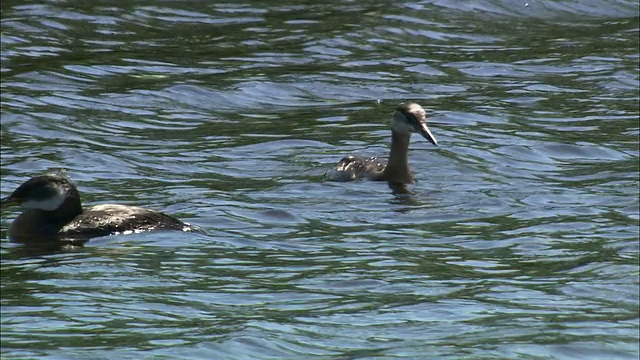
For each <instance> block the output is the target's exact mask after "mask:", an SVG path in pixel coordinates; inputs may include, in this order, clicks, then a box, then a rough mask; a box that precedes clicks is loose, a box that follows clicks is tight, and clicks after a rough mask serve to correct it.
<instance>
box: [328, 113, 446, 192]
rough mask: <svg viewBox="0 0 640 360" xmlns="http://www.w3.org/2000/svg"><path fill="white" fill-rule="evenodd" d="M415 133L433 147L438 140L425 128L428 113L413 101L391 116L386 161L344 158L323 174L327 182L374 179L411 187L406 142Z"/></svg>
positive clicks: (356, 157)
mask: <svg viewBox="0 0 640 360" xmlns="http://www.w3.org/2000/svg"><path fill="white" fill-rule="evenodd" d="M414 132H417V133H418V134H420V135H422V136H423V137H424V138H425V139H427V140H429V142H431V143H432V144H433V145H436V146H438V141H437V140H436V138H435V137H434V136H433V134H431V131H430V130H429V128H428V127H427V113H426V111H425V110H424V108H423V107H422V106H420V105H418V104H416V103H414V102H407V103H404V104H400V105H399V106H398V107H397V108H396V109H395V111H394V113H393V118H392V127H391V152H390V153H389V159H388V160H386V161H385V160H384V159H379V158H376V157H369V158H367V157H362V156H354V155H349V156H345V157H344V158H342V160H340V162H338V164H337V165H336V166H335V167H334V168H333V169H331V170H329V171H328V172H327V173H326V174H325V178H326V179H327V180H330V181H351V180H359V179H366V180H374V181H388V182H389V183H390V184H411V183H413V176H412V175H411V170H410V168H409V159H408V153H409V140H410V138H411V134H412V133H414Z"/></svg>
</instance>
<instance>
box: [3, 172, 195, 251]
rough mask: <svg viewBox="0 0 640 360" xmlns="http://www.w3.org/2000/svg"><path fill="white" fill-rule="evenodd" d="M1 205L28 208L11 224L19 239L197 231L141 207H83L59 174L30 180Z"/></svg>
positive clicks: (69, 183) (13, 237)
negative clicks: (159, 231)
mask: <svg viewBox="0 0 640 360" xmlns="http://www.w3.org/2000/svg"><path fill="white" fill-rule="evenodd" d="M1 204H2V206H3V207H4V206H6V205H21V206H22V208H23V209H24V211H23V212H22V213H21V214H20V215H19V216H18V217H17V218H16V219H15V220H14V221H13V223H12V224H11V226H10V227H9V237H10V238H12V239H13V240H16V241H25V242H29V241H39V240H56V239H57V240H76V239H78V240H86V239H89V238H92V237H98V236H106V235H115V234H122V233H125V234H126V233H136V232H142V231H152V230H181V231H191V230H193V228H192V227H191V225H189V224H186V223H183V222H182V221H180V220H178V219H176V218H173V217H171V216H169V215H166V214H163V213H161V212H157V211H154V210H151V209H145V208H141V207H137V206H129V205H117V204H103V205H95V206H90V207H83V206H82V203H81V201H80V193H79V192H78V189H77V188H76V187H75V185H74V184H73V183H71V181H69V179H67V178H66V177H65V176H62V175H58V174H47V175H43V176H36V177H33V178H31V179H29V180H27V181H26V182H25V183H23V184H22V185H20V186H19V187H18V188H17V189H16V190H15V191H14V192H13V193H11V195H9V196H8V197H6V198H4V199H2V202H1Z"/></svg>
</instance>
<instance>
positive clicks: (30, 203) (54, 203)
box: [22, 194, 65, 211]
mask: <svg viewBox="0 0 640 360" xmlns="http://www.w3.org/2000/svg"><path fill="white" fill-rule="evenodd" d="M64 199H65V197H64V194H58V195H56V196H54V197H51V198H49V199H46V200H27V201H23V202H22V207H23V208H25V209H39V210H44V211H53V210H56V209H57V208H59V207H60V206H61V205H62V203H63V202H64Z"/></svg>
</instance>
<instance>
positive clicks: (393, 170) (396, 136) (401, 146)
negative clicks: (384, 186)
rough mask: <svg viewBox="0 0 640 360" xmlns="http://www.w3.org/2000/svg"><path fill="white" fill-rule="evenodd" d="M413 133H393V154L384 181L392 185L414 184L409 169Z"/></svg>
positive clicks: (390, 155) (386, 168)
mask: <svg viewBox="0 0 640 360" xmlns="http://www.w3.org/2000/svg"><path fill="white" fill-rule="evenodd" d="M410 139H411V133H398V132H396V131H392V132H391V153H390V154H389V161H388V162H387V166H386V167H385V169H384V174H383V177H384V180H386V181H389V182H392V183H401V184H410V183H413V177H412V176H411V169H410V168H409V140H410Z"/></svg>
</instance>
